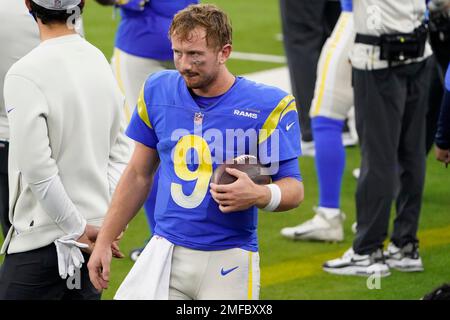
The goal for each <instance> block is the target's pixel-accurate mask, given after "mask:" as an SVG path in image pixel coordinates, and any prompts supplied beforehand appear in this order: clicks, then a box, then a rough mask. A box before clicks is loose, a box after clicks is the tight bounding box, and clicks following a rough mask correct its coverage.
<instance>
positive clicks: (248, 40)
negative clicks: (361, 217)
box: [84, 0, 450, 299]
mask: <svg viewBox="0 0 450 320" xmlns="http://www.w3.org/2000/svg"><path fill="white" fill-rule="evenodd" d="M205 2H214V3H216V4H218V5H219V6H221V7H222V8H223V9H225V10H226V11H227V12H228V13H229V14H230V16H231V19H232V21H233V28H234V49H235V50H236V51H241V52H253V53H265V54H276V55H282V54H283V48H282V43H281V42H280V41H278V40H277V38H276V36H277V34H279V33H280V19H279V10H278V1H277V0H264V1H261V0H245V1H244V0H239V1H237V0H236V1H229V0H228V1H226V0H220V1H219V0H218V1H205ZM84 19H85V20H84V22H85V31H86V36H87V39H88V40H89V41H91V42H92V43H94V44H95V45H96V46H98V47H99V48H100V49H101V50H102V51H103V52H104V53H105V55H106V56H107V57H110V56H111V54H112V48H113V39H114V31H115V28H116V25H117V20H116V21H114V20H112V10H111V9H110V8H102V7H100V6H98V5H97V4H96V3H94V2H93V1H92V0H89V1H88V4H87V7H86V11H85V18H84ZM279 66H281V65H280V64H274V63H259V62H249V61H239V60H231V61H230V62H229V67H230V69H231V70H232V72H234V73H235V74H245V73H248V72H253V71H259V70H265V69H270V68H273V67H279ZM427 165H428V168H427V179H426V186H425V195H424V202H423V210H422V216H421V223H420V230H419V237H420V240H421V255H422V259H423V260H424V264H425V272H423V273H413V274H405V273H400V272H396V271H393V272H392V275H391V276H390V277H387V278H383V279H382V280H381V289H379V290H369V289H368V288H367V286H366V278H360V277H339V276H333V275H329V274H327V273H325V272H323V271H322V270H321V265H322V263H323V262H324V261H325V260H327V259H331V258H335V257H337V256H338V255H340V254H342V253H343V252H344V251H345V250H346V249H348V248H349V247H350V246H351V244H352V240H353V234H352V233H351V231H350V227H351V224H352V223H353V222H354V221H355V205H354V192H355V186H356V180H355V179H354V178H353V177H352V176H351V171H352V169H353V168H356V167H358V166H359V150H358V148H351V149H347V168H346V171H345V175H344V181H343V191H342V209H343V211H344V212H345V213H346V215H347V220H346V221H345V231H346V237H345V241H344V242H343V243H339V244H323V243H313V242H292V241H289V240H286V239H283V238H282V237H281V236H280V234H279V231H280V229H281V228H282V227H285V226H292V225H295V224H298V223H300V222H302V221H304V220H306V219H309V218H311V217H312V216H313V211H312V207H313V206H315V205H316V204H317V199H318V194H317V192H318V191H317V181H316V170H315V166H314V160H313V159H312V158H301V159H300V167H301V171H302V175H303V178H304V184H305V201H304V202H303V203H302V204H301V206H300V207H299V208H298V209H296V210H292V211H290V212H287V213H273V214H268V213H261V214H260V215H259V241H260V255H261V299H419V298H420V297H422V296H423V295H424V294H425V293H426V292H428V291H430V290H431V289H433V288H434V287H436V286H438V285H440V284H442V283H443V282H450V272H449V265H448V264H447V263H449V262H450V196H449V181H450V179H449V175H450V171H449V170H446V169H445V168H444V167H443V166H442V165H441V164H439V163H437V162H436V161H435V160H434V158H433V157H432V156H429V158H428V163H427ZM148 235H149V233H148V227H147V223H146V220H145V217H144V214H143V213H142V212H141V213H139V214H138V215H137V217H136V218H135V219H134V220H133V222H132V223H131V224H130V227H129V229H128V230H127V232H126V234H125V236H124V238H123V240H122V244H121V247H122V249H123V251H124V252H126V253H128V252H129V251H130V250H131V249H132V248H135V247H138V246H140V245H141V244H142V242H143V240H144V239H146V238H147V237H148ZM131 267H132V262H131V260H129V259H128V258H125V259H123V260H115V261H114V262H113V266H112V274H111V284H110V288H109V289H108V290H106V291H105V292H104V295H103V299H112V297H113V296H114V293H115V291H116V289H117V288H118V286H119V284H120V283H121V281H122V280H123V279H124V277H125V276H126V274H127V273H128V271H129V270H130V268H131Z"/></svg>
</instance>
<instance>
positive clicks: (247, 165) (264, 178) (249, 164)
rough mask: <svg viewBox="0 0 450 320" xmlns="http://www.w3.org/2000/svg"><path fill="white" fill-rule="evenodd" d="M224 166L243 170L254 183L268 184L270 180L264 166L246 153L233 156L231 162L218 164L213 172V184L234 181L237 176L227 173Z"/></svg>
mask: <svg viewBox="0 0 450 320" xmlns="http://www.w3.org/2000/svg"><path fill="white" fill-rule="evenodd" d="M227 162H228V161H227ZM226 168H233V169H237V170H239V171H242V172H245V173H246V174H247V175H248V176H249V177H250V179H251V180H252V181H253V182H254V183H256V184H269V183H270V182H271V178H270V175H268V174H267V172H265V171H267V170H265V169H266V168H265V167H264V166H263V165H261V164H260V163H259V162H258V161H257V158H256V157H255V156H251V155H246V154H245V155H241V156H238V157H236V158H234V159H233V162H232V163H224V164H221V165H219V166H218V167H217V168H216V170H214V172H213V175H212V178H211V182H212V183H215V184H230V183H233V182H235V181H236V180H237V178H236V177H235V176H232V175H231V174H229V173H228V172H227V171H226V170H225V169H226Z"/></svg>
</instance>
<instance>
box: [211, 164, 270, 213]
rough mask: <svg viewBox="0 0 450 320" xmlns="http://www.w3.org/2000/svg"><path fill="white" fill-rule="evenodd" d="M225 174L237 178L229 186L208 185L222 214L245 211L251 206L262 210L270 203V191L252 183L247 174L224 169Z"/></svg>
mask: <svg viewBox="0 0 450 320" xmlns="http://www.w3.org/2000/svg"><path fill="white" fill-rule="evenodd" d="M225 170H226V172H227V173H229V174H230V175H232V176H234V177H236V178H237V180H236V181H235V182H233V183H231V184H215V183H211V184H210V187H211V189H210V192H211V195H212V197H213V199H214V200H215V201H216V202H217V203H218V204H219V209H220V211H222V212H223V213H228V212H235V211H241V210H246V209H248V208H250V207H252V206H257V207H258V208H263V207H265V206H266V205H267V203H269V201H270V190H269V189H268V188H267V187H265V186H264V185H258V184H256V183H254V182H253V181H252V180H251V179H250V177H249V176H248V175H247V173H245V172H242V171H239V170H237V169H233V168H226V169H225Z"/></svg>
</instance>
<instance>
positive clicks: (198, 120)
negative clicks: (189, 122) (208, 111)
mask: <svg viewBox="0 0 450 320" xmlns="http://www.w3.org/2000/svg"><path fill="white" fill-rule="evenodd" d="M194 123H195V124H196V125H201V124H202V123H203V113H201V112H196V113H195V116H194Z"/></svg>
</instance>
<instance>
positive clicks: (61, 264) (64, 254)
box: [54, 234, 89, 279]
mask: <svg viewBox="0 0 450 320" xmlns="http://www.w3.org/2000/svg"><path fill="white" fill-rule="evenodd" d="M78 237H79V236H78V235H76V234H70V235H66V236H64V237H61V238H59V239H56V240H55V241H54V243H55V246H56V253H57V255H58V269H59V275H60V276H61V278H63V279H66V278H67V275H69V277H72V276H73V275H74V274H75V268H81V266H82V265H83V263H84V257H83V254H82V253H81V250H80V248H89V246H88V245H87V244H84V243H80V242H77V241H76V240H75V239H78Z"/></svg>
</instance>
